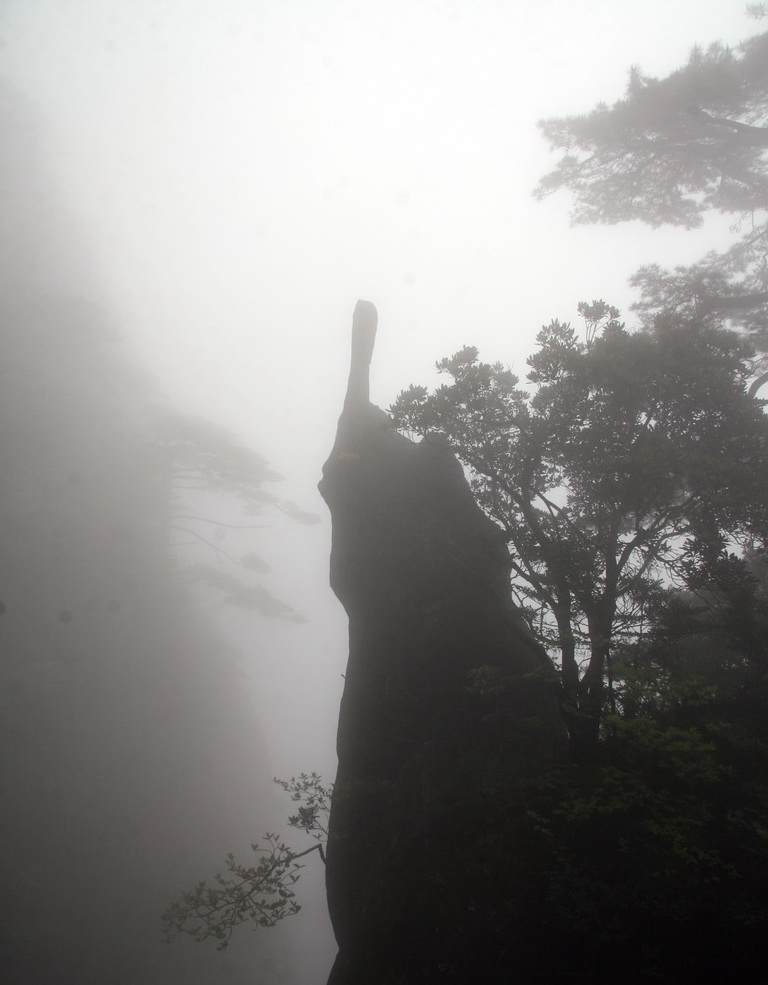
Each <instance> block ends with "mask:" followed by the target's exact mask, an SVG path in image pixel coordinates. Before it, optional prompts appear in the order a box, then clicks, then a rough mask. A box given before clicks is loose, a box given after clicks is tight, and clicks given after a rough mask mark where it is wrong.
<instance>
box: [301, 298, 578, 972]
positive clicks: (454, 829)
mask: <svg viewBox="0 0 768 985" xmlns="http://www.w3.org/2000/svg"><path fill="white" fill-rule="evenodd" d="M375 332H376V310H375V308H374V307H373V305H372V304H370V303H369V302H363V301H361V302H358V305H357V308H356V309H355V316H354V322H353V344H352V369H351V373H350V383H349V390H348V393H347V398H346V401H345V405H344V410H343V413H342V415H341V419H340V422H339V429H338V435H337V439H336V444H335V446H334V448H333V452H332V454H331V457H330V458H329V460H328V462H327V463H326V465H325V468H324V472H323V479H322V481H321V483H320V491H321V493H322V495H323V497H324V499H325V500H326V502H327V503H328V505H329V507H330V510H331V514H332V519H333V548H332V555H331V584H332V587H333V589H334V591H335V593H336V594H337V596H338V597H339V599H340V600H341V602H342V603H343V605H344V607H345V609H346V611H347V613H348V615H349V638H350V653H349V664H348V667H347V673H346V683H345V689H344V695H343V698H342V705H341V712H340V718H339V730H338V755H339V772H338V777H337V782H336V788H335V793H334V799H333V806H332V813H331V828H330V837H329V841H328V870H327V886H328V904H329V909H330V913H331V919H332V921H333V926H334V930H335V933H336V937H337V940H338V943H339V955H338V958H337V961H336V964H335V966H334V969H333V971H332V973H331V977H330V980H329V982H330V985H353V983H354V985H365V983H371V985H385V983H401V982H402V983H409V985H410V983H416V982H446V983H447V982H451V983H454V982H455V983H459V982H462V983H465V982H467V981H470V980H474V981H492V980H494V977H495V976H496V977H499V980H501V974H502V972H501V970H500V969H501V968H504V969H505V973H506V975H507V976H508V973H509V964H508V961H507V960H506V959H504V954H503V952H504V951H505V950H506V947H507V946H509V947H510V948H512V949H514V943H513V942H512V941H505V942H502V941H500V940H496V939H494V930H493V926H494V920H493V914H492V913H489V912H488V908H489V907H491V908H492V909H494V910H495V909H497V908H498V905H499V899H498V893H495V894H491V896H489V894H488V887H487V885H486V884H487V882H488V879H489V878H490V879H491V881H492V873H489V872H488V871H487V869H488V866H487V865H486V866H485V870H486V871H485V874H483V872H482V871H481V869H482V867H483V863H482V861H481V859H480V856H479V855H478V854H477V851H476V848H477V846H481V845H483V844H485V845H487V844H488V843H490V842H492V841H493V837H494V833H493V830H492V828H493V825H495V824H497V819H495V812H494V805H493V797H492V796H489V794H488V791H492V790H493V788H494V785H496V784H497V783H498V773H499V769H500V764H501V770H502V771H503V772H504V773H505V780H504V782H505V783H507V782H509V781H510V778H513V777H514V776H515V775H520V776H522V775H527V774H529V773H530V772H531V771H533V770H536V769H538V768H540V767H541V766H542V765H546V764H548V763H550V762H552V761H553V760H555V759H556V758H557V757H558V756H559V754H560V748H561V737H562V726H561V723H560V720H559V717H558V712H557V708H556V703H555V699H554V696H553V689H552V687H551V673H552V669H551V665H550V664H549V661H548V658H547V656H546V654H545V653H544V652H543V651H542V650H541V649H540V648H539V647H538V646H537V644H536V643H535V642H534V641H533V639H532V638H531V636H530V634H529V632H528V630H527V628H526V627H525V624H524V622H523V621H522V619H521V617H520V615H519V613H518V612H517V610H516V608H515V607H514V605H513V604H512V602H511V599H510V592H509V565H508V555H507V549H506V546H505V544H504V542H503V539H502V536H501V532H500V531H499V529H498V528H497V527H496V526H495V524H493V523H492V522H491V521H490V520H489V519H488V518H487V517H485V515H484V514H483V513H482V512H481V510H480V509H479V507H478V506H477V505H476V503H475V502H474V499H473V497H472V493H471V491H470V489H469V486H468V484H467V481H466V479H465V477H464V474H463V471H462V468H461V466H460V465H459V463H458V461H457V460H456V458H455V457H454V456H453V454H452V452H451V451H450V449H449V448H448V447H447V446H446V445H445V444H444V443H443V442H442V441H441V439H439V438H435V439H431V438H429V437H428V438H425V439H424V440H423V441H422V442H421V443H419V444H416V443H413V442H411V441H408V440H407V439H405V438H404V437H402V436H401V435H398V434H397V433H396V432H395V431H394V429H393V427H392V425H391V422H390V420H389V418H388V416H387V415H386V414H385V413H383V412H382V411H381V410H379V409H378V408H377V407H374V406H373V405H371V404H370V403H369V400H368V366H369V362H370V357H371V353H372V350H373V341H374V336H375ZM473 672H474V675H473ZM478 681H481V682H482V681H484V682H486V685H488V682H491V684H490V685H489V686H483V685H482V684H481V683H478ZM473 682H474V683H473ZM489 839H490V842H489ZM473 846H474V847H473ZM502 923H504V922H503V921H502ZM496 924H497V925H500V924H499V922H498V921H496ZM505 926H506V924H505ZM504 933H505V935H506V933H507V931H506V930H505V932H504ZM494 969H496V970H494ZM497 972H498V974H497Z"/></svg>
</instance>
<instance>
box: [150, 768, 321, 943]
mask: <svg viewBox="0 0 768 985" xmlns="http://www.w3.org/2000/svg"><path fill="white" fill-rule="evenodd" d="M274 782H275V783H277V784H278V785H279V786H281V787H282V788H283V790H285V791H286V793H289V794H290V795H291V800H293V801H295V802H297V803H298V804H299V807H298V813H296V814H293V815H291V816H290V817H289V818H288V825H289V827H292V828H298V829H299V830H301V831H305V832H306V833H307V834H310V835H313V836H314V837H315V838H316V839H317V841H316V843H315V844H314V845H312V846H311V847H310V848H307V849H305V850H304V851H302V852H294V851H293V850H292V849H291V848H289V847H288V846H287V845H285V844H283V842H281V841H280V839H279V838H278V836H277V835H276V834H270V833H267V834H265V835H264V839H263V843H262V844H259V843H256V844H254V845H251V849H252V850H253V852H254V853H255V854H256V855H258V856H260V857H259V860H258V862H257V863H256V864H255V865H251V866H247V865H241V864H240V863H239V862H237V861H236V860H235V857H234V855H233V854H232V853H231V852H230V853H229V854H228V855H227V857H226V874H225V875H222V874H221V873H219V874H217V876H216V878H215V882H216V885H215V886H209V885H208V884H207V883H205V882H204V881H203V882H199V883H198V884H197V885H196V886H195V887H194V889H191V890H189V891H188V892H185V893H182V895H181V899H178V900H176V901H174V902H173V903H171V904H170V906H169V907H168V908H167V909H166V910H165V912H164V913H163V915H162V918H161V919H162V932H163V938H164V939H165V941H166V942H168V943H170V941H172V940H173V939H174V937H176V936H177V935H178V934H187V935H188V936H190V937H193V938H194V939H195V940H196V941H206V940H209V939H212V940H215V941H216V942H217V945H216V946H217V949H218V950H220V951H222V950H224V948H226V947H227V945H228V944H229V941H230V939H231V937H232V933H233V931H234V929H235V927H238V926H239V925H240V924H241V923H245V922H248V923H250V924H251V926H252V927H253V929H254V930H255V929H256V928H257V927H274V925H275V924H276V923H278V922H279V921H280V920H282V919H284V918H285V917H290V916H293V915H294V914H296V913H298V912H299V910H300V909H301V906H300V904H299V903H297V902H296V894H295V892H294V890H293V887H294V886H295V884H296V882H297V881H298V879H299V871H300V870H301V869H302V868H303V866H302V865H300V864H299V863H298V862H297V859H300V858H302V857H303V856H304V855H309V853H310V852H314V851H318V852H319V854H320V857H321V858H322V860H323V862H325V852H324V850H323V842H324V841H325V839H326V837H327V834H328V815H329V813H330V805H331V793H332V787H330V786H329V787H324V786H323V785H322V783H321V777H320V776H319V775H318V774H317V773H301V774H299V776H298V777H291V779H290V780H278V779H277V778H275V780H274Z"/></svg>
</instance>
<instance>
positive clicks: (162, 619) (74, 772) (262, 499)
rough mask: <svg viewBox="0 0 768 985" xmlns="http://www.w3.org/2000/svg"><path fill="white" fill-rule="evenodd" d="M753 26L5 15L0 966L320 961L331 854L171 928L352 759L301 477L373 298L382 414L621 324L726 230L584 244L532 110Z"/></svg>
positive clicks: (331, 422)
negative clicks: (180, 902) (565, 335)
mask: <svg viewBox="0 0 768 985" xmlns="http://www.w3.org/2000/svg"><path fill="white" fill-rule="evenodd" d="M659 23H663V24H664V26H665V29H664V30H663V31H660V30H659ZM751 29H752V25H751V23H750V22H748V21H746V20H745V19H744V18H743V16H742V8H741V4H735V3H734V4H730V3H722V4H717V5H715V4H709V5H705V7H704V8H703V9H702V5H701V4H700V3H693V2H689V0H675V2H671V3H670V2H665V3H663V4H662V3H661V0H653V2H650V3H647V4H645V5H644V6H643V7H642V8H639V7H638V6H637V4H635V3H630V2H625V0H617V2H614V3H613V4H611V5H610V7H609V8H606V7H601V6H599V5H598V6H595V5H593V4H591V3H587V2H586V0H585V2H575V3H564V2H560V0H547V2H543V3H540V4H538V5H537V6H536V7H535V9H534V7H533V6H531V7H530V8H528V9H524V8H522V7H521V8H519V9H517V8H516V7H515V6H514V5H508V4H504V3H497V2H494V0H483V2H479V3H472V4H470V3H460V2H456V3H439V2H432V0H415V2H408V3H406V2H387V3H384V2H378V0H374V2H369V3H358V2H354V0H329V2H323V3H312V2H308V0H296V2H288V3H281V2H277V0H265V2H262V3H258V4H251V3H246V2H244V0H225V2H221V0H219V2H214V0H197V2H194V3H192V2H183V0H168V2H159V0H154V2H153V0H138V2H134V3H131V4H124V3H119V2H117V0H71V2H66V3H64V2H62V3H58V2H54V0H6V2H5V3H4V4H3V5H2V7H0V37H1V38H2V50H1V51H0V75H1V76H2V81H1V82H0V177H1V179H2V187H3V193H4V194H3V200H2V205H0V208H2V216H3V237H2V247H1V248H2V264H1V265H0V285H1V286H2V294H3V302H2V304H3V329H2V332H3V348H2V353H1V354H0V374H2V381H3V387H2V390H1V391H0V402H1V403H2V409H1V410H0V420H1V421H2V428H3V439H4V440H3V462H2V473H1V474H2V487H3V491H2V508H3V526H2V531H3V532H2V551H1V552H0V571H1V572H2V577H1V578H0V584H1V585H2V589H0V591H1V592H2V594H1V595H0V602H1V603H2V610H0V611H2V616H1V617H0V632H2V643H1V644H0V646H1V647H2V653H3V667H2V679H3V686H2V698H1V700H2V703H3V716H2V719H3V726H2V727H3V730H4V741H3V809H2V815H3V817H2V825H3V833H4V842H5V849H6V850H5V852H4V862H3V868H4V873H3V875H4V885H5V886H6V887H10V891H9V889H8V888H7V889H6V893H5V894H4V911H5V912H4V914H3V928H4V929H3V935H4V939H5V943H4V945H3V948H2V956H0V974H1V975H2V978H3V981H5V982H9V983H17V982H18V983H21V982H25V983H28V982H37V981H39V982H43V981H56V982H57V983H61V985H68V983H73V985H74V983H75V982H77V983H78V985H89V983H90V982H93V983H96V982H103V981H105V980H107V981H110V982H114V983H116V985H128V983H139V982H141V983H155V982H156V983H174V982H182V981H183V982H185V983H189V985H198V983H199V985H209V983H213V982H217V983H218V982H232V983H240V982H242V983H246V982H264V983H265V985H310V983H316V982H318V981H322V980H324V978H325V976H326V974H327V969H328V968H329V967H330V965H331V963H332V961H333V956H334V953H335V944H334V942H333V938H332V934H331V931H330V925H329V923H328V918H327V912H326V909H325V902H324V896H323V872H322V866H321V863H320V862H319V860H318V859H315V858H314V857H310V859H311V860H309V861H308V862H307V865H306V867H305V870H304V874H303V875H302V879H301V881H300V884H299V885H300V898H301V903H302V907H303V909H302V911H301V913H300V914H299V915H298V916H296V917H294V918H291V920H289V921H286V922H285V923H284V924H281V925H280V926H278V927H276V928H274V929H259V930H258V931H256V932H255V933H251V932H250V931H249V930H246V929H244V928H242V929H241V930H240V931H239V932H238V934H236V935H235V937H233V941H232V943H231V945H230V947H229V948H227V950H225V951H222V952H219V951H216V949H215V947H214V945H213V944H212V943H210V942H208V943H205V944H195V943H193V942H185V941H174V942H173V943H171V944H166V943H164V942H163V941H162V939H161V934H160V913H161V912H162V910H163V909H164V908H165V907H166V906H167V905H168V903H169V902H170V900H171V899H173V898H174V897H175V896H177V895H178V894H179V893H180V892H181V891H182V890H184V889H187V888H189V887H190V886H192V885H194V884H195V883H196V882H197V881H199V880H202V879H207V880H210V879H212V878H213V876H214V875H215V874H216V872H218V871H220V870H221V866H222V861H223V859H224V856H225V854H226V853H227V852H229V851H233V852H235V853H236V854H238V855H239V856H241V857H243V858H247V856H248V853H249V846H250V844H251V843H252V842H254V841H257V840H258V839H259V838H261V837H262V835H263V833H264V832H265V831H279V832H285V824H286V817H287V815H288V813H289V810H290V804H289V802H288V801H287V799H286V797H285V795H284V794H283V793H282V792H281V791H280V790H279V789H278V788H277V787H276V786H275V785H274V784H273V783H272V778H273V777H274V776H277V777H282V778H288V777H290V776H292V775H295V774H298V773H299V772H301V771H317V772H319V773H320V774H321V775H322V776H323V777H324V778H326V779H327V780H329V781H330V780H332V779H333V775H334V773H335V765H336V760H335V745H334V744H335V731H336V718H337V713H338V702H339V697H340V694H341V690H342V685H343V676H342V675H343V673H344V668H345V662H346V656H347V636H346V633H347V628H346V620H345V617H344V613H343V611H342V609H341V607H340V606H339V604H338V602H337V601H336V600H335V598H334V597H333V595H332V594H331V591H330V588H329V587H328V551H329V544H330V524H329V518H328V516H327V511H326V509H325V506H324V504H323V503H322V501H321V500H320V497H319V495H318V494H317V490H316V483H317V481H318V479H319V477H320V470H321V466H322V462H323V461H324V459H325V457H326V456H327V454H328V451H329V450H330V447H331V445H332V442H333V436H334V432H335V427H336V419H337V416H338V413H339V410H340V408H341V401H342V397H343V392H344V386H345V380H346V374H347V369H348V346H349V325H350V317H351V312H352V309H353V307H354V303H355V301H356V300H357V298H358V297H368V298H371V299H372V300H373V301H375V303H376V305H377V307H378V309H379V312H380V333H379V341H378V343H377V351H376V355H375V357H374V363H373V375H372V394H371V396H372V400H373V401H374V402H376V403H378V404H379V405H381V406H387V405H388V404H389V403H391V401H392V400H393V399H394V398H395V397H396V395H397V393H398V392H399V391H400V390H401V389H403V388H404V387H406V386H407V385H408V384H409V383H411V382H420V383H421V382H426V383H431V382H432V381H433V377H434V368H433V367H434V362H435V360H436V359H438V358H440V357H442V356H445V355H448V354H450V353H451V352H454V351H456V349H458V348H460V347H461V346H462V345H464V344H474V345H478V346H479V347H480V349H481V354H482V355H483V357H484V358H489V359H491V358H492V359H493V360H496V359H499V360H502V361H504V362H505V363H509V364H511V365H512V366H513V367H516V369H517V371H522V369H523V367H524V361H525V355H526V353H527V351H528V349H529V348H530V346H531V344H532V341H533V339H534V337H535V334H536V332H537V331H538V329H539V328H540V326H541V324H543V323H544V322H547V321H549V320H550V319H551V318H553V317H560V318H563V319H565V320H567V319H569V318H573V317H574V314H575V307H576V303H577V302H578V301H579V300H583V299H590V298H592V297H605V298H606V300H608V301H610V302H611V303H613V304H617V305H619V306H622V307H625V308H626V307H628V305H629V304H630V302H631V300H632V295H631V293H630V291H629V289H628V287H627V285H626V280H627V277H628V276H629V274H630V273H631V272H632V271H633V270H634V269H635V268H636V267H637V266H638V265H639V264H641V263H643V262H650V261H655V262H660V263H670V264H672V263H684V262H687V261H689V260H691V259H693V258H695V257H698V256H699V255H701V254H702V253H703V252H704V251H705V249H706V247H707V245H708V244H707V239H709V245H715V244H717V243H718V242H719V241H720V240H721V239H722V235H723V229H724V226H723V225H722V224H721V225H719V226H718V224H717V223H716V222H713V223H710V224H709V225H708V226H707V227H706V228H705V230H704V231H703V232H701V231H700V232H697V234H696V239H695V241H693V240H691V239H690V238H689V237H688V234H686V233H685V232H684V231H672V232H666V231H665V232H664V233H663V234H661V233H655V232H654V231H652V230H648V229H645V228H640V227H639V226H635V225H634V224H633V225H632V227H631V228H629V229H623V230H620V231H618V232H612V233H611V235H608V233H607V232H606V230H605V229H600V228H597V229H595V228H584V227H580V228H569V226H568V222H567V204H566V203H565V202H564V201H562V200H548V201H547V202H545V203H543V204H541V203H539V204H537V203H535V202H533V200H532V199H531V195H530V192H531V189H532V188H533V186H534V185H535V183H536V180H537V178H538V177H539V176H540V175H541V174H542V173H543V172H544V171H545V170H546V168H547V167H548V165H549V163H550V159H549V157H548V154H547V151H546V147H545V146H544V144H543V141H541V140H540V139H539V137H538V134H537V132H536V127H535V124H536V121H537V120H538V119H540V118H542V117H546V116H548V115H554V114H557V115H563V114H566V113H572V112H579V111H585V110H586V109H588V108H590V107H591V106H592V105H593V104H594V103H596V102H597V101H598V100H600V99H611V98H619V96H620V95H621V92H622V90H623V87H624V84H625V79H626V73H627V70H628V69H629V67H630V66H631V65H633V64H641V65H642V67H643V68H644V69H645V70H647V71H648V72H651V73H653V72H657V73H662V72H668V71H670V70H671V69H672V68H673V67H675V66H676V65H677V64H679V63H680V62H681V61H682V60H683V59H684V57H685V56H686V53H687V51H688V50H689V48H690V47H691V46H692V45H693V44H694V43H701V44H706V43H708V42H710V41H713V40H715V39H720V40H723V41H725V42H731V43H736V42H738V40H739V39H740V38H741V37H742V36H746V35H748V34H749V33H750V32H751ZM617 244H621V247H619V248H617ZM185 428H187V430H185ZM190 429H191V430H190ZM190 434H191V435H192V437H190ZM185 436H186V437H185ZM185 442H186V444H185ZM190 448H191V449H192V450H191V451H190ZM233 449H234V450H235V457H236V458H237V461H238V462H239V463H240V464H241V465H242V467H243V469H244V470H245V471H244V473H243V474H242V475H236V476H234V477H233V476H232V475H229V476H228V478H227V481H212V479H211V476H212V475H218V476H219V477H220V475H221V473H220V472H216V469H217V468H220V466H221V462H222V461H224V460H227V461H229V460H230V458H231V456H232V454H233ZM182 452H184V454H187V455H188V456H189V455H192V456H193V459H192V465H190V459H189V457H187V459H184V458H183V455H182ZM241 452H242V454H241ZM195 454H196V455H197V456H198V457H197V459H194V455H195ZM217 456H218V457H217ZM227 456H230V458H228V457H227ZM211 462H213V465H211V464H210V463H211ZM204 463H208V464H207V465H206V464H204ZM217 463H218V464H217ZM246 473H247V474H246ZM190 475H192V476H193V480H192V481H186V480H187V479H189V476H190ZM244 476H245V477H244ZM185 477H186V478H185ZM244 489H245V490H246V492H245V493H244V492H243V490H244ZM192 515H194V516H195V517H196V518H197V519H194V520H189V519H182V518H185V517H186V518H188V517H190V516H192ZM201 518H202V519H201ZM248 557H252V558H255V559H257V560H252V561H251V562H250V564H248V563H246V564H245V565H243V563H242V559H243V558H248ZM203 569H207V570H208V574H207V575H205V574H204V573H201V572H202V571H203ZM211 572H214V574H213V575H211ZM195 574H196V577H195ZM217 579H218V580H217ZM232 579H234V580H235V581H234V582H233V581H232ZM235 583H237V584H241V585H243V586H245V588H246V589H247V591H244V593H242V594H241V595H240V596H238V592H237V591H236V590H234V589H233V585H234V584H235ZM227 586H229V589H227ZM292 836H295V838H296V848H297V850H301V849H303V848H304V847H306V846H307V844H309V842H306V843H304V842H301V836H300V835H299V834H297V833H292ZM286 837H288V835H287V834H286Z"/></svg>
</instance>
